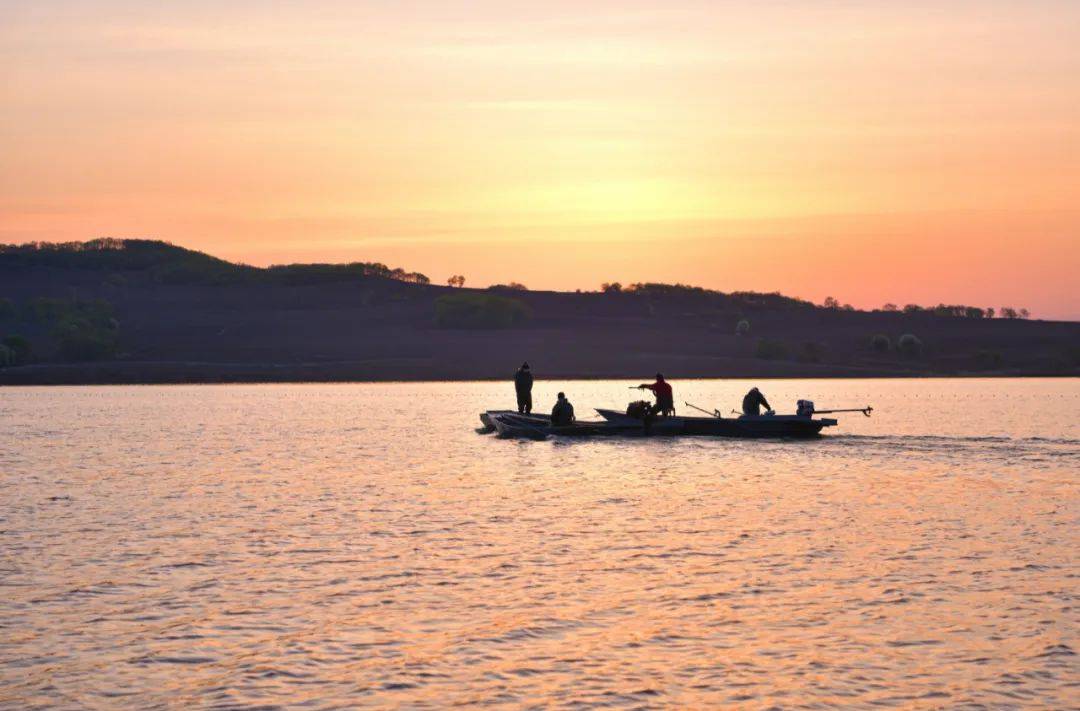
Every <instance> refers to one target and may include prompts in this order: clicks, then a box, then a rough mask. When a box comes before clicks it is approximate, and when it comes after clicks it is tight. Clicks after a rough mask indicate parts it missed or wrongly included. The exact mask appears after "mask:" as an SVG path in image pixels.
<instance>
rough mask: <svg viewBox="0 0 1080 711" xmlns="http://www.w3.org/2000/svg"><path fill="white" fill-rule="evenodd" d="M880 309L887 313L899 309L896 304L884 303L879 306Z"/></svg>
mask: <svg viewBox="0 0 1080 711" xmlns="http://www.w3.org/2000/svg"><path fill="white" fill-rule="evenodd" d="M881 310H882V311H888V312H889V313H892V312H894V311H899V310H900V308H899V307H898V306H897V305H896V304H885V305H884V306H882V307H881Z"/></svg>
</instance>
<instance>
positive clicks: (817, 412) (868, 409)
mask: <svg viewBox="0 0 1080 711" xmlns="http://www.w3.org/2000/svg"><path fill="white" fill-rule="evenodd" d="M873 411H874V408H872V407H853V408H850V409H847V410H814V414H815V415H835V414H836V413H838V412H861V413H862V414H864V415H866V416H867V417H870V413H871V412H873Z"/></svg>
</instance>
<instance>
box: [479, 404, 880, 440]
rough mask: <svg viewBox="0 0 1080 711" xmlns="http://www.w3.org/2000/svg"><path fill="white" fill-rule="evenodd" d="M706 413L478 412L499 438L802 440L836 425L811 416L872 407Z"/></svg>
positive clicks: (867, 412) (868, 410) (803, 406)
mask: <svg viewBox="0 0 1080 711" xmlns="http://www.w3.org/2000/svg"><path fill="white" fill-rule="evenodd" d="M685 404H686V405H687V406H688V407H691V408H694V409H696V410H700V411H701V412H703V413H705V414H707V415H709V416H707V417H681V416H671V417H658V418H652V417H649V418H645V417H641V416H640V415H635V414H628V413H626V412H619V411H618V410H608V409H604V408H597V409H596V412H597V413H598V414H599V415H600V417H602V418H603V420H602V421H597V422H575V423H573V424H570V425H552V424H551V418H550V417H548V416H547V415H522V414H519V413H517V412H514V411H512V410H489V411H487V412H484V413H482V414H481V415H480V421H481V422H483V423H484V427H485V431H488V432H498V433H499V436H501V437H528V438H530V439H546V438H547V437H549V436H562V437H595V436H638V437H641V436H691V437H692V436H697V437H743V438H758V437H772V438H788V439H805V438H810V437H816V436H818V435H819V434H821V431H822V430H823V429H825V428H826V427H835V426H836V425H837V420H835V419H833V418H829V417H815V415H824V414H833V413H840V412H861V413H862V414H863V415H865V416H867V417H869V416H870V413H871V412H872V411H873V408H871V407H865V408H853V409H845V410H814V407H813V403H812V402H810V401H808V400H800V401H799V403H798V412H797V413H796V414H794V415H776V414H773V413H771V412H770V413H766V414H764V415H739V416H737V417H724V416H723V415H721V414H720V412H719V411H717V410H713V411H712V412H711V413H710V412H709V411H708V410H705V409H703V408H699V407H697V406H696V405H691V404H690V403H685Z"/></svg>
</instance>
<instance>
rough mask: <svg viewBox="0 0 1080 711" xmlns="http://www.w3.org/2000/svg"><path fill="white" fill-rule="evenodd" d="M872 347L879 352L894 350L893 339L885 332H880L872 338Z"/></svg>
mask: <svg viewBox="0 0 1080 711" xmlns="http://www.w3.org/2000/svg"><path fill="white" fill-rule="evenodd" d="M870 347H871V348H873V349H874V350H875V351H877V352H878V353H888V352H889V351H890V350H892V341H890V340H889V337H888V336H886V335H885V334H884V333H879V334H877V335H876V336H874V337H873V338H871V339H870Z"/></svg>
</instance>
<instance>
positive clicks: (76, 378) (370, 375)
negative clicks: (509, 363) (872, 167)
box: [0, 361, 1080, 387]
mask: <svg viewBox="0 0 1080 711" xmlns="http://www.w3.org/2000/svg"><path fill="white" fill-rule="evenodd" d="M647 370H648V369H642V368H628V367H618V366H616V367H612V368H610V369H600V370H590V369H587V368H586V369H581V370H561V369H556V370H552V371H549V372H544V373H543V375H542V376H541V377H537V380H539V381H545V380H546V381H551V380H634V379H641V378H643V377H646V376H648V375H651V373H648V372H646V371H647ZM455 371H457V369H449V368H433V367H425V366H424V365H421V364H412V366H411V367H410V364H407V363H397V364H391V363H386V362H381V363H373V362H365V363H333V364H328V363H288V364H275V363H200V362H191V361H188V362H167V361H141V362H123V361H103V362H97V363H70V364H68V363H49V364H33V365H25V366H18V367H9V368H4V369H0V387H41V386H95V385H228V384H235V385H243V384H300V383H311V384H323V383H424V382H430V383H448V382H451V383H452V382H501V381H505V380H509V379H511V376H512V368H510V369H508V373H503V372H501V370H500V372H492V369H491V368H481V369H468V372H455ZM1075 377H1080V369H1074V370H1072V371H1071V372H1069V371H1068V370H1065V371H1039V370H1030V369H1021V368H1018V369H1011V370H997V371H984V372H971V371H957V372H941V371H931V370H912V369H906V370H900V369H888V368H856V367H850V366H840V365H813V366H810V365H808V364H800V363H775V362H768V363H747V364H746V366H745V367H736V368H730V367H729V368H722V369H716V370H711V369H703V368H700V367H694V368H688V369H686V372H684V371H681V370H679V369H677V368H676V369H670V373H669V378H671V379H673V380H725V379H730V380H744V379H755V380H784V379H798V380H852V379H860V378H862V379H916V378H935V379H936V378H962V379H978V378H984V379H1005V378H1037V379H1045V378H1075Z"/></svg>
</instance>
